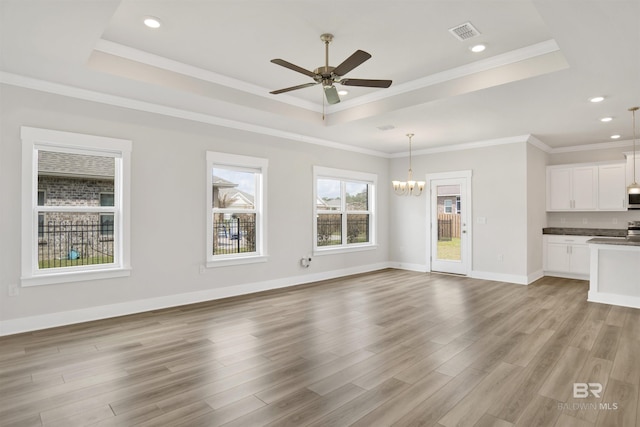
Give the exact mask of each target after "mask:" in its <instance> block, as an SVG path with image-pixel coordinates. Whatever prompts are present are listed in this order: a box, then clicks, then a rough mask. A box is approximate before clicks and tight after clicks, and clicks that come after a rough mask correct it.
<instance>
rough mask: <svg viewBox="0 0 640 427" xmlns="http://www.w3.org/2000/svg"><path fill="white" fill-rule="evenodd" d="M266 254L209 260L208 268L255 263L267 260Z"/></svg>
mask: <svg viewBox="0 0 640 427" xmlns="http://www.w3.org/2000/svg"><path fill="white" fill-rule="evenodd" d="M267 260H268V257H267V256H266V255H255V256H247V257H238V258H222V259H218V260H213V261H211V260H210V261H207V268H216V267H228V266H230V265H243V264H255V263H259V262H267Z"/></svg>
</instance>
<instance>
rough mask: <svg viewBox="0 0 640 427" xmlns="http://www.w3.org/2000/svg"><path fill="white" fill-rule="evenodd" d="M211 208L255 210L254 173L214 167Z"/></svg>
mask: <svg viewBox="0 0 640 427" xmlns="http://www.w3.org/2000/svg"><path fill="white" fill-rule="evenodd" d="M212 173H213V207H214V208H219V209H255V197H256V175H257V173H256V172H246V171H238V170H233V169H224V168H217V167H214V168H213V169H212Z"/></svg>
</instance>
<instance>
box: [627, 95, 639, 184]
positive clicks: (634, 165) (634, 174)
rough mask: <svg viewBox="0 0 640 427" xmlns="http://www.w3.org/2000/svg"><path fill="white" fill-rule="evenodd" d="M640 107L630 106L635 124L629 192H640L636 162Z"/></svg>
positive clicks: (632, 121) (632, 120) (633, 123)
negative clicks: (639, 109)
mask: <svg viewBox="0 0 640 427" xmlns="http://www.w3.org/2000/svg"><path fill="white" fill-rule="evenodd" d="M638 108H640V107H631V108H629V111H631V117H632V119H631V123H632V126H633V162H632V164H633V182H632V183H631V184H629V186H628V187H627V193H628V194H640V184H638V181H636V163H638V161H637V158H636V111H638Z"/></svg>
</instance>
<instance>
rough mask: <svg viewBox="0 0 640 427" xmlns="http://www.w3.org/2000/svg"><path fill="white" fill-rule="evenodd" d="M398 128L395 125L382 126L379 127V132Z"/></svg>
mask: <svg viewBox="0 0 640 427" xmlns="http://www.w3.org/2000/svg"><path fill="white" fill-rule="evenodd" d="M395 128H396V127H395V126H394V125H382V126H378V129H379V130H383V131H384V130H391V129H395Z"/></svg>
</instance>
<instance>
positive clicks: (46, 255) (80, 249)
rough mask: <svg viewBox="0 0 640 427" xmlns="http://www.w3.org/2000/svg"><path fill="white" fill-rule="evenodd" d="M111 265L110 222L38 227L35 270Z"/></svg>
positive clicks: (54, 223) (57, 224)
mask: <svg viewBox="0 0 640 427" xmlns="http://www.w3.org/2000/svg"><path fill="white" fill-rule="evenodd" d="M112 262H113V223H112V222H111V223H106V222H102V223H100V222H68V221H62V222H47V223H41V224H39V225H38V267H39V268H55V267H72V266H77V265H92V264H109V263H112Z"/></svg>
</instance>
